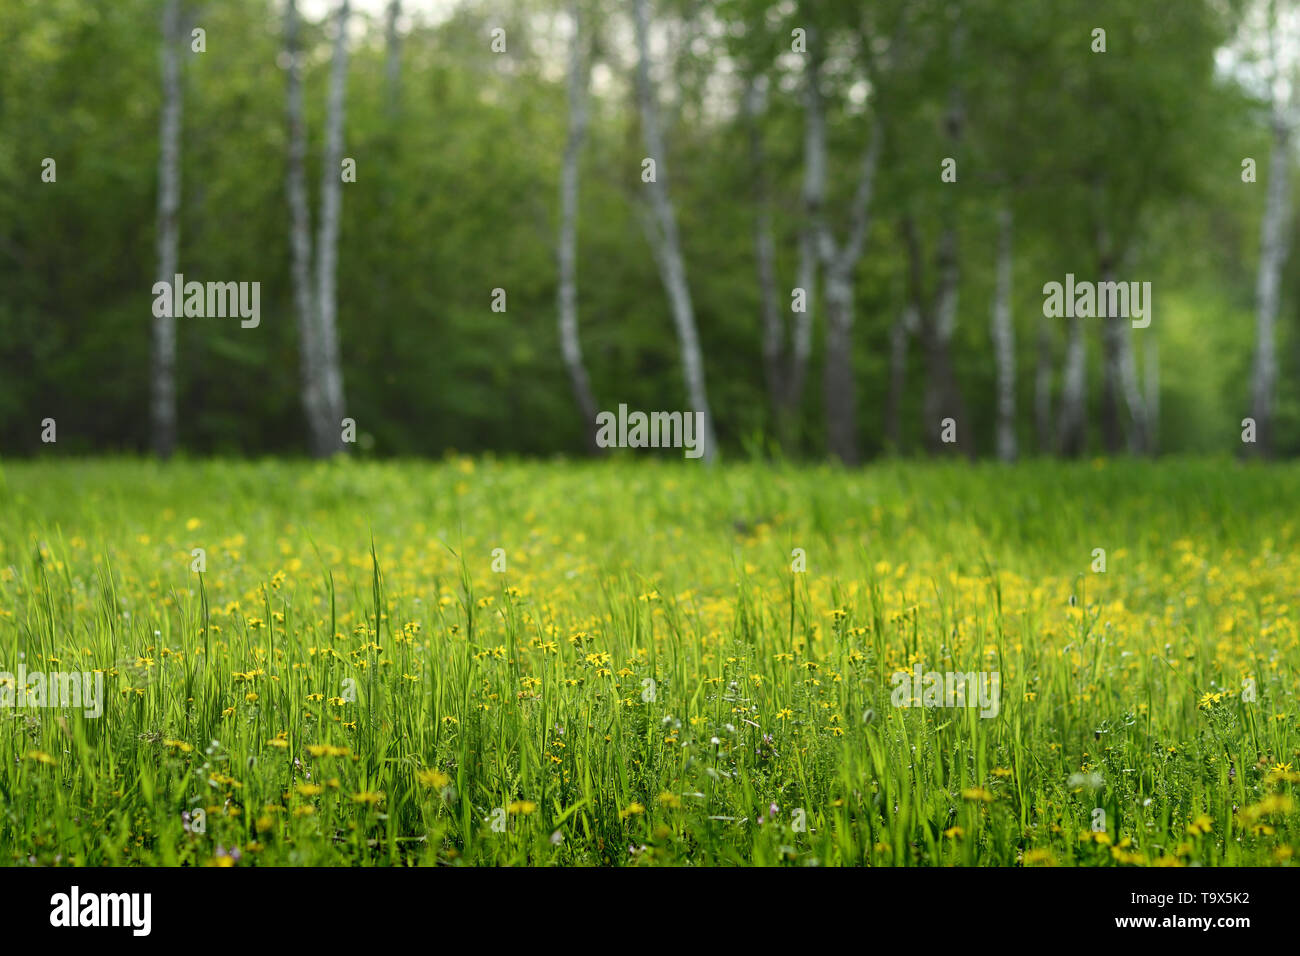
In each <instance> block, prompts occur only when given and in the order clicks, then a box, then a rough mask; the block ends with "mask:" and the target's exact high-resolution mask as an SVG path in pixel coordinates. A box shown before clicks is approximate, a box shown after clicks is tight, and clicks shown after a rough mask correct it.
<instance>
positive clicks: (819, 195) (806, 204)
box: [786, 37, 826, 415]
mask: <svg viewBox="0 0 1300 956" xmlns="http://www.w3.org/2000/svg"><path fill="white" fill-rule="evenodd" d="M819 56H820V50H819V47H818V46H817V43H816V38H815V37H814V38H812V40H811V41H810V45H809V47H808V53H807V54H806V63H807V70H806V75H805V77H804V140H803V154H804V160H803V163H804V167H803V212H804V221H803V226H802V228H801V229H800V230H799V266H798V268H799V274H798V277H797V281H798V283H799V284H798V286H797V288H799V289H802V290H803V311H802V312H795V313H793V316H792V320H793V322H794V328H793V330H792V332H791V336H790V338H791V348H790V366H789V371H788V375H787V378H786V406H787V407H788V408H789V409H790V412H791V415H794V414H796V413H797V411H798V409H799V408H800V407H801V406H802V404H803V393H804V383H805V382H806V381H807V378H808V359H809V358H810V357H811V355H812V326H813V310H814V307H815V304H816V301H817V265H818V262H819V257H818V236H817V230H818V228H819V224H820V222H821V215H822V203H823V201H824V199H825V194H826V118H825V116H824V115H823V113H822V101H821V89H820V86H819V84H820V82H821V66H820V62H821V61H820V59H819V58H818V57H819Z"/></svg>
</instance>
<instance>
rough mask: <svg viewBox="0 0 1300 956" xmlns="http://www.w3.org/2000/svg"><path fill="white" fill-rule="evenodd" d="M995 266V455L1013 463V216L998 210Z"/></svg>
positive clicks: (1004, 209)
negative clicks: (996, 453)
mask: <svg viewBox="0 0 1300 956" xmlns="http://www.w3.org/2000/svg"><path fill="white" fill-rule="evenodd" d="M997 219H998V239H997V266H996V274H995V278H994V292H993V315H992V320H991V322H992V324H991V330H990V331H991V334H992V338H993V364H994V366H995V368H996V369H997V452H998V458H1000V459H1002V460H1003V461H1015V459H1016V455H1017V447H1016V328H1015V324H1014V323H1013V322H1012V321H1011V276H1012V265H1013V261H1012V238H1013V237H1012V216H1011V209H1010V208H1009V207H1007V206H1003V207H1002V208H1001V209H999V210H998V214H997Z"/></svg>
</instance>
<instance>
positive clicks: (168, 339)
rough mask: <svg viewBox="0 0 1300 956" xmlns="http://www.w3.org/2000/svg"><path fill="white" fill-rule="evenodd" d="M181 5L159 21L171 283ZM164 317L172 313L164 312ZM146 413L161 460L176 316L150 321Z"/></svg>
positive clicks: (164, 231)
mask: <svg viewBox="0 0 1300 956" xmlns="http://www.w3.org/2000/svg"><path fill="white" fill-rule="evenodd" d="M180 21H181V11H180V0H166V3H165V5H164V6H163V16H162V85H163V104H162V119H161V122H160V124H159V131H158V132H159V136H158V140H159V151H158V235H157V243H158V278H159V281H162V282H166V283H167V284H168V286H169V287H170V286H171V284H172V283H173V282H175V280H176V263H177V256H178V250H179V247H180V202H181V105H182V104H181V64H180V45H181V42H182V37H181V22H180ZM168 311H169V312H170V311H171V310H168ZM152 357H153V369H152V374H151V376H150V384H151V386H152V387H151V389H150V396H149V411H150V419H151V424H152V432H153V449H154V452H155V453H156V454H157V455H158V456H159V457H160V458H169V457H171V454H172V452H174V451H175V450H176V316H175V315H174V314H173V315H164V316H154V319H153V356H152Z"/></svg>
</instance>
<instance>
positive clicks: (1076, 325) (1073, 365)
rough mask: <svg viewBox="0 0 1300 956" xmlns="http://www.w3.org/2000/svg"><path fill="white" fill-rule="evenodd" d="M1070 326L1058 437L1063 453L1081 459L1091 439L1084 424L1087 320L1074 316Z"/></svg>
mask: <svg viewBox="0 0 1300 956" xmlns="http://www.w3.org/2000/svg"><path fill="white" fill-rule="evenodd" d="M1068 329H1069V331H1068V332H1067V333H1066V335H1067V338H1066V342H1065V374H1064V376H1063V380H1062V382H1061V421H1060V426H1059V428H1058V439H1059V441H1060V449H1061V454H1062V455H1064V456H1066V457H1067V458H1077V457H1078V456H1079V455H1082V454H1083V452H1084V448H1085V446H1086V442H1087V435H1086V433H1085V430H1084V425H1085V420H1086V411H1087V409H1086V404H1087V386H1088V380H1087V373H1088V369H1087V359H1088V352H1087V346H1086V345H1085V343H1084V340H1083V320H1082V319H1081V318H1079V317H1078V316H1077V315H1076V316H1072V317H1071V318H1070V320H1069V326H1068Z"/></svg>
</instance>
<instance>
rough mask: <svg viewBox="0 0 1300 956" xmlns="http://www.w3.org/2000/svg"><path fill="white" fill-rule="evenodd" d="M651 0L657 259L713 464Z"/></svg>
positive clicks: (640, 1)
mask: <svg viewBox="0 0 1300 956" xmlns="http://www.w3.org/2000/svg"><path fill="white" fill-rule="evenodd" d="M647 6H648V4H647V0H634V2H633V8H634V9H633V13H634V16H635V19H636V43H637V83H636V86H637V101H638V106H639V109H640V113H641V130H642V133H643V135H644V137H645V146H646V150H647V151H648V153H649V155H650V158H652V159H653V160H654V161H655V170H656V181H655V182H652V183H647V184H646V188H648V189H649V191H650V200H651V206H652V212H653V216H654V224H655V229H654V230H652V233H651V244H652V246H653V247H654V248H656V250H657V252H656V255H655V259H656V261H657V263H658V265H659V272H660V276H661V278H662V279H663V284H664V289H665V291H666V292H667V294H668V301H669V305H670V307H671V309H672V314H673V322H674V324H675V325H676V328H677V338H678V341H679V342H680V344H681V350H682V372H683V377H684V378H685V380H686V391H687V398H688V401H689V402H690V404H691V409H692V410H693V411H695V412H698V413H700V415H701V416H702V419H703V427H702V429H701V432H702V434H701V435H700V442H701V447H702V448H703V450H704V454H703V457H704V460H705V461H712V460H713V457H714V455H715V454H716V451H717V449H716V447H715V439H714V430H713V415H712V413H711V412H710V411H709V397H708V391H707V389H706V387H705V381H704V359H703V357H702V355H701V353H700V343H699V335H698V333H697V331H696V328H695V312H694V307H693V305H692V303H691V292H690V287H689V286H688V285H687V282H686V266H685V264H684V262H683V261H682V252H681V240H680V238H679V237H678V234H677V216H676V213H675V212H674V211H673V206H672V201H671V200H670V198H669V195H668V176H667V162H666V160H667V154H666V150H665V149H664V142H663V136H662V135H661V133H660V130H659V108H658V105H657V102H656V93H655V90H654V86H653V85H652V83H651V80H650V18H649V11H648V9H647Z"/></svg>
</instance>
